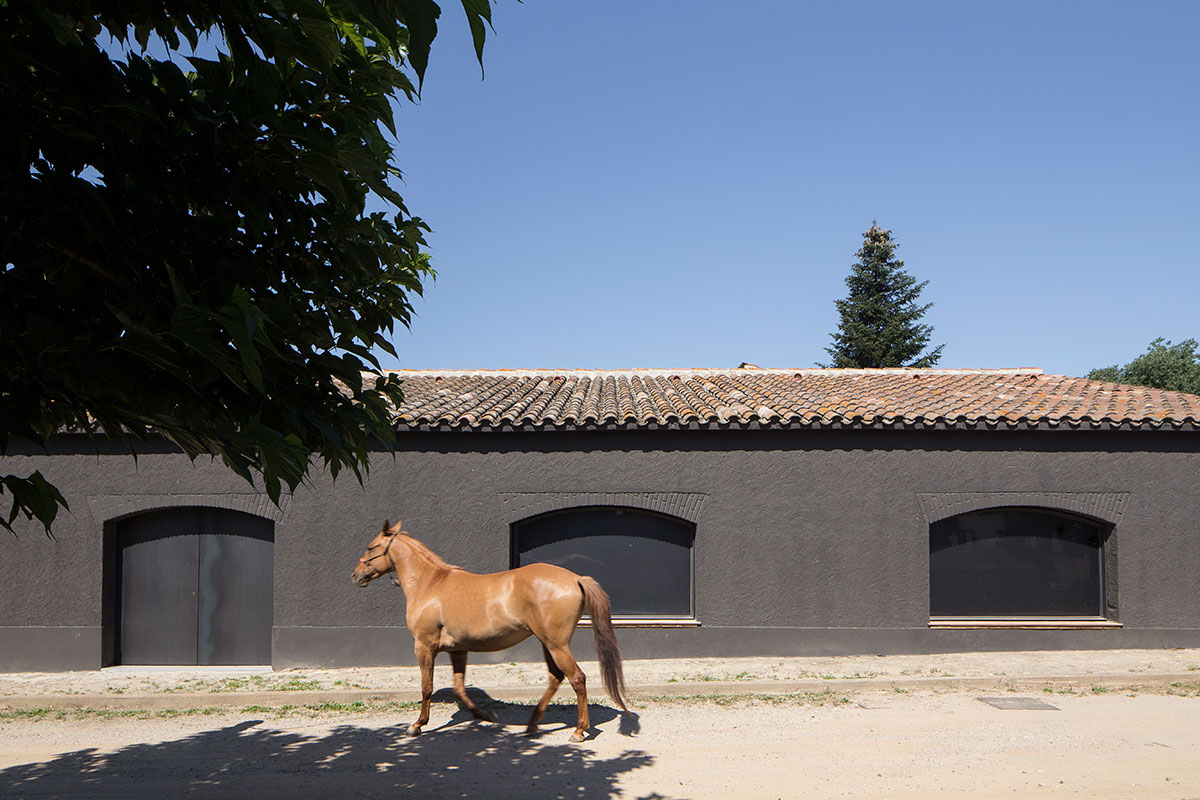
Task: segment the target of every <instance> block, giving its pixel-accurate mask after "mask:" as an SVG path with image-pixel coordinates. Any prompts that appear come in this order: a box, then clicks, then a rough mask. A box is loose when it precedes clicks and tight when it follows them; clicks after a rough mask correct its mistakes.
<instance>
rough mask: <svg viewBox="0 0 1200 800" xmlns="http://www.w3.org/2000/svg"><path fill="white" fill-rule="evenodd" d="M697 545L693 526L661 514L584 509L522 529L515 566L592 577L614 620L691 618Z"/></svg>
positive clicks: (529, 522) (538, 520)
mask: <svg viewBox="0 0 1200 800" xmlns="http://www.w3.org/2000/svg"><path fill="white" fill-rule="evenodd" d="M692 539H693V530H692V526H691V525H690V524H688V523H686V522H680V521H679V520H674V519H670V518H668V517H662V516H658V515H657V514H650V513H647V512H639V511H628V510H619V509H609V508H597V509H581V510H578V511H569V512H565V513H560V514H550V515H547V516H544V517H538V518H536V519H532V520H527V521H526V522H522V523H519V524H518V525H517V526H516V550H517V552H516V563H517V566H523V565H525V564H534V563H537V562H545V563H547V564H557V565H559V566H562V567H566V568H567V569H569V570H571V571H572V572H576V573H578V574H580V575H590V576H592V577H593V578H595V579H596V580H598V581H599V582H600V585H601V586H603V587H604V590H605V591H606V592H608V594H609V596H610V597H611V598H612V603H613V613H614V614H630V615H636V614H642V615H647V614H653V615H666V616H690V615H691V613H692Z"/></svg>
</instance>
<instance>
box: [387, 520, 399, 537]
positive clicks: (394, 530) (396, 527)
mask: <svg viewBox="0 0 1200 800" xmlns="http://www.w3.org/2000/svg"><path fill="white" fill-rule="evenodd" d="M401 524H402V523H401V522H400V520H396V524H395V525H393V526H391V527H390V528H389V527H388V524H387V520H384V522H383V532H384V533H385V534H386V535H388V536H395V535H396V534H397V533H404V531H402V530H400V525H401Z"/></svg>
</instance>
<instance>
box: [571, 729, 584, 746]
mask: <svg viewBox="0 0 1200 800" xmlns="http://www.w3.org/2000/svg"><path fill="white" fill-rule="evenodd" d="M584 738H586V737H584V735H583V733H582V732H580V731H575V732H574V733H572V734H571V741H572V742H577V743H578V742H582V741H583V740H584Z"/></svg>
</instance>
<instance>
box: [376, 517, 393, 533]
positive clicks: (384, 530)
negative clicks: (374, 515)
mask: <svg viewBox="0 0 1200 800" xmlns="http://www.w3.org/2000/svg"><path fill="white" fill-rule="evenodd" d="M390 527H392V523H390V522H388V521H387V520H386V519H385V520H384V521H383V530H381V531H380V532H379V533H380V534H381V535H383V536H391V535H392V531H390V530H388V529H389V528H390Z"/></svg>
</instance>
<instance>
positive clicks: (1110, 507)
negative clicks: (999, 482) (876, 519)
mask: <svg viewBox="0 0 1200 800" xmlns="http://www.w3.org/2000/svg"><path fill="white" fill-rule="evenodd" d="M917 502H918V503H919V505H920V509H921V516H922V517H923V518H924V520H925V522H926V523H927V524H931V523H934V522H938V521H940V520H943V519H948V518H950V517H955V516H958V515H959V514H966V513H969V512H971V511H984V510H986V509H989V508H1014V507H1025V508H1036V509H1044V510H1047V511H1065V512H1067V513H1069V514H1077V515H1079V516H1082V517H1090V518H1092V519H1095V520H1098V521H1101V522H1105V523H1107V524H1109V525H1116V524H1118V523H1119V522H1120V521H1121V517H1122V515H1123V514H1124V513H1125V507H1126V505H1127V504H1128V503H1129V492H931V493H925V494H918V495H917Z"/></svg>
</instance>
